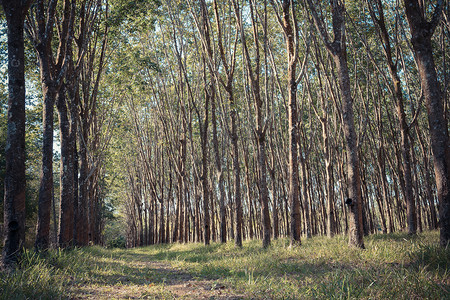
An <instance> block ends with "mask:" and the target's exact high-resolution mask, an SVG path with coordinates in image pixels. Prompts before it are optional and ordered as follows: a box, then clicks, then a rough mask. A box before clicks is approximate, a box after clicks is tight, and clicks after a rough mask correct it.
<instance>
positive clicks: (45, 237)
mask: <svg viewBox="0 0 450 300" xmlns="http://www.w3.org/2000/svg"><path fill="white" fill-rule="evenodd" d="M44 76H48V75H44ZM42 92H43V94H44V112H43V120H44V122H43V128H44V130H43V131H44V133H43V142H42V143H43V146H42V169H41V175H40V188H39V203H38V219H37V228H36V242H35V248H36V250H46V249H48V247H49V242H50V241H49V234H50V214H51V204H52V199H53V111H54V103H55V97H56V91H55V89H54V87H53V86H50V85H49V84H46V83H44V84H43V85H42Z"/></svg>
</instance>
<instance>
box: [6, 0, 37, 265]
mask: <svg viewBox="0 0 450 300" xmlns="http://www.w3.org/2000/svg"><path fill="white" fill-rule="evenodd" d="M30 3H31V1H17V0H12V1H6V0H2V6H3V9H4V12H5V16H6V21H7V25H8V30H7V35H8V123H7V124H8V129H7V137H6V147H5V152H6V153H5V160H6V172H5V198H4V226H5V227H4V236H5V240H4V247H3V253H2V262H3V265H4V266H5V267H6V268H12V267H14V265H15V264H16V263H17V260H18V258H19V256H20V254H21V253H22V249H23V247H24V244H25V217H26V216H25V185H26V179H25V55H24V51H25V50H24V49H25V48H24V37H23V30H24V19H25V15H26V14H27V11H28V7H29V4H30Z"/></svg>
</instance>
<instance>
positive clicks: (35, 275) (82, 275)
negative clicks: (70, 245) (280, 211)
mask: <svg viewBox="0 0 450 300" xmlns="http://www.w3.org/2000/svg"><path fill="white" fill-rule="evenodd" d="M438 239H439V236H438V232H425V233H422V234H419V235H417V236H413V237H411V236H408V235H407V234H404V233H395V234H389V235H372V236H368V237H366V238H365V246H366V249H365V250H360V249H353V248H349V247H348V246H347V242H346V241H347V239H346V237H344V236H336V237H334V238H332V239H328V238H326V237H314V238H312V239H308V240H307V239H303V240H302V245H301V246H296V247H293V248H291V247H289V241H288V240H287V239H278V240H275V241H273V242H272V245H271V246H270V247H269V248H268V249H262V247H261V242H260V241H246V242H244V245H243V247H242V248H236V247H235V246H234V245H233V243H232V242H229V243H226V244H219V243H213V244H212V245H210V246H204V245H202V244H172V245H155V246H149V247H143V248H136V249H128V250H125V249H105V248H101V247H89V248H83V249H79V248H76V249H72V250H65V251H60V250H52V251H49V252H48V253H47V254H46V255H36V254H34V253H32V252H28V251H27V252H25V253H24V255H23V256H22V260H21V263H20V265H19V268H17V270H16V271H14V272H12V273H10V274H6V273H0V299H39V298H40V299H57V298H63V299H65V298H73V297H74V295H78V296H79V295H80V293H81V294H82V295H84V296H86V297H85V298H89V297H90V296H89V295H91V296H92V297H91V298H95V297H96V296H95V295H97V296H98V293H97V294H95V291H96V290H97V291H98V290H100V289H101V290H102V291H103V292H104V293H106V294H108V293H109V291H112V290H115V289H116V290H117V289H118V288H120V287H121V286H122V287H123V286H128V287H132V290H133V291H134V293H135V294H133V295H137V296H136V298H146V299H152V298H158V299H165V298H168V299H172V295H171V294H170V292H169V290H170V280H169V279H170V278H169V279H168V277H169V276H173V277H176V276H179V278H181V279H179V280H182V278H183V277H182V276H185V275H186V274H187V275H188V276H189V277H190V278H193V279H194V280H196V279H198V280H205V279H206V280H211V281H212V282H215V283H216V284H217V285H224V286H226V287H227V288H229V289H232V290H234V291H235V292H236V293H238V294H239V295H244V296H243V297H244V298H248V299H449V298H450V279H449V278H450V274H449V262H450V249H443V248H440V247H439V246H438V244H439V243H438ZM148 261H152V262H160V263H165V264H170V265H171V267H172V268H173V269H175V270H177V271H175V272H173V273H170V274H167V273H164V272H161V270H158V269H151V268H148V267H146V266H145V262H148ZM78 296H77V297H78ZM116 296H117V298H128V297H130V295H128V294H123V295H122V294H119V295H116Z"/></svg>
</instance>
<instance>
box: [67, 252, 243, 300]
mask: <svg viewBox="0 0 450 300" xmlns="http://www.w3.org/2000/svg"><path fill="white" fill-rule="evenodd" d="M130 269H131V270H135V272H132V273H128V272H127V273H125V272H123V273H122V274H112V275H107V276H93V277H94V278H96V277H100V279H99V280H98V281H97V282H93V281H87V282H81V283H80V282H78V283H75V284H74V285H72V287H71V292H70V294H71V297H70V298H71V299H111V300H112V299H223V300H224V299H230V300H231V299H244V296H243V295H238V294H236V293H234V292H233V291H232V290H231V289H230V288H228V287H227V286H225V285H223V284H222V283H220V282H218V281H215V280H209V279H205V278H193V277H192V276H191V275H190V274H188V273H186V272H185V271H183V270H177V269H176V268H173V267H172V266H171V265H170V264H167V263H162V262H157V261H142V260H141V261H133V263H132V268H127V270H130ZM143 274H146V275H143Z"/></svg>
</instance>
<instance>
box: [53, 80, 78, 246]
mask: <svg viewBox="0 0 450 300" xmlns="http://www.w3.org/2000/svg"><path fill="white" fill-rule="evenodd" d="M67 103H68V102H67V99H66V94H65V87H64V86H62V87H61V91H60V93H59V95H58V100H57V107H58V116H59V129H60V136H61V171H60V186H61V187H60V209H59V232H58V245H59V247H61V248H65V247H68V246H70V245H71V243H72V242H73V229H74V228H73V227H74V226H73V225H74V222H73V219H74V212H73V201H74V198H73V195H74V193H73V188H74V182H73V181H74V170H73V163H74V157H73V154H74V151H73V141H72V140H71V138H73V135H71V134H70V131H71V129H70V120H69V115H68V110H67Z"/></svg>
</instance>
